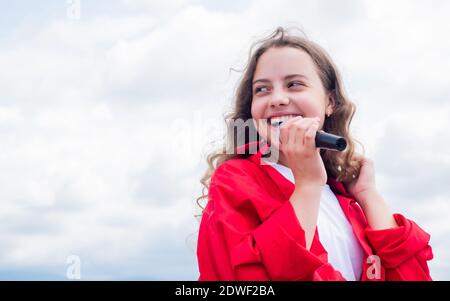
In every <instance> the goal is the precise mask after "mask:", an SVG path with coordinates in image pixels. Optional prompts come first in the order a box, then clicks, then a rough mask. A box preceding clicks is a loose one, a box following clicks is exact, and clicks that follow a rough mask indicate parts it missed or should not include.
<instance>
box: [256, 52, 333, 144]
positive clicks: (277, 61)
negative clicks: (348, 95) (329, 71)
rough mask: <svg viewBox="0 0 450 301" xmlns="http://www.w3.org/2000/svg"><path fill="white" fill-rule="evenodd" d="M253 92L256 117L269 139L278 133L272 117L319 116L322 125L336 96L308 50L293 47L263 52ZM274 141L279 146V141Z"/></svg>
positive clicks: (262, 133) (259, 129) (257, 67)
mask: <svg viewBox="0 0 450 301" xmlns="http://www.w3.org/2000/svg"><path fill="white" fill-rule="evenodd" d="M252 95H253V99H252V108H251V112H252V118H253V120H254V121H255V123H256V124H255V126H256V128H257V130H258V133H259V134H260V135H261V136H262V137H263V138H264V139H265V140H266V141H267V142H271V141H270V137H276V135H275V133H276V129H275V128H273V127H272V126H271V125H270V121H271V120H272V119H273V120H275V118H276V117H277V116H289V115H292V116H298V115H301V116H303V117H319V118H320V129H321V128H322V127H323V123H324V120H325V113H326V112H328V113H331V108H332V102H331V101H332V98H331V97H330V96H329V93H326V91H325V89H324V88H323V85H322V81H321V80H320V78H319V75H318V73H317V71H316V65H315V64H314V62H313V60H312V59H311V57H310V56H309V55H308V54H307V53H306V52H305V51H303V50H301V49H298V48H292V47H282V48H270V49H269V50H267V51H266V52H265V53H264V54H263V55H261V57H260V58H259V60H258V63H257V65H256V70H255V74H254V76H253V92H252ZM284 118H288V117H284ZM273 145H274V146H275V147H277V146H278V141H274V143H273ZM277 148H278V147H277Z"/></svg>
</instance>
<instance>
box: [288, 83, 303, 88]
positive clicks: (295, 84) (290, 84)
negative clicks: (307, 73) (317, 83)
mask: <svg viewBox="0 0 450 301" xmlns="http://www.w3.org/2000/svg"><path fill="white" fill-rule="evenodd" d="M292 86H294V87H298V86H303V84H302V83H301V82H290V83H289V84H288V88H290V87H292Z"/></svg>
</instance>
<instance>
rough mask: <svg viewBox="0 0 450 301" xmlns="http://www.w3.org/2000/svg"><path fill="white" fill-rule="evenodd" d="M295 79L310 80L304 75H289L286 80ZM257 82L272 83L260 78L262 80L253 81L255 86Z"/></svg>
mask: <svg viewBox="0 0 450 301" xmlns="http://www.w3.org/2000/svg"><path fill="white" fill-rule="evenodd" d="M294 77H303V78H304V79H306V80H308V77H307V76H305V75H303V74H289V75H286V76H285V77H284V80H287V79H291V78H294ZM257 82H263V83H267V82H269V83H270V80H269V79H267V78H260V79H257V80H255V81H253V85H254V84H256V83H257Z"/></svg>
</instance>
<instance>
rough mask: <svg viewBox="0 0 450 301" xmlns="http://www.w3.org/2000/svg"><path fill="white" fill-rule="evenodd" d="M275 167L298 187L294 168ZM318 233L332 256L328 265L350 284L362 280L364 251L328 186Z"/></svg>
mask: <svg viewBox="0 0 450 301" xmlns="http://www.w3.org/2000/svg"><path fill="white" fill-rule="evenodd" d="M272 164H273V163H272ZM272 166H273V167H274V168H275V169H276V170H278V172H280V173H281V174H282V175H283V176H284V177H285V178H286V179H288V180H289V181H291V182H292V183H294V176H293V174H292V170H291V169H290V168H288V167H286V166H284V165H281V164H273V165H272ZM317 230H318V232H319V240H320V242H321V244H322V245H323V247H324V248H325V250H326V251H327V252H328V262H329V263H330V264H331V265H332V266H333V267H334V268H335V269H336V270H338V271H339V272H341V274H342V276H344V278H345V279H346V280H360V279H361V273H362V269H363V262H364V253H363V250H362V248H361V245H360V244H359V242H358V240H357V238H356V236H355V234H354V233H353V229H352V226H351V225H350V222H349V221H348V220H347V217H346V216H345V214H344V212H343V211H342V208H341V206H340V204H339V201H338V199H337V198H336V196H335V195H334V193H333V191H332V190H331V188H330V186H328V185H327V184H326V185H325V187H324V189H323V191H322V195H321V198H320V207H319V215H318V218H317Z"/></svg>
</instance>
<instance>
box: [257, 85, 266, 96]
mask: <svg viewBox="0 0 450 301" xmlns="http://www.w3.org/2000/svg"><path fill="white" fill-rule="evenodd" d="M264 89H267V87H264V86H263V87H256V88H255V94H256V93H258V92H266V91H264Z"/></svg>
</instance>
